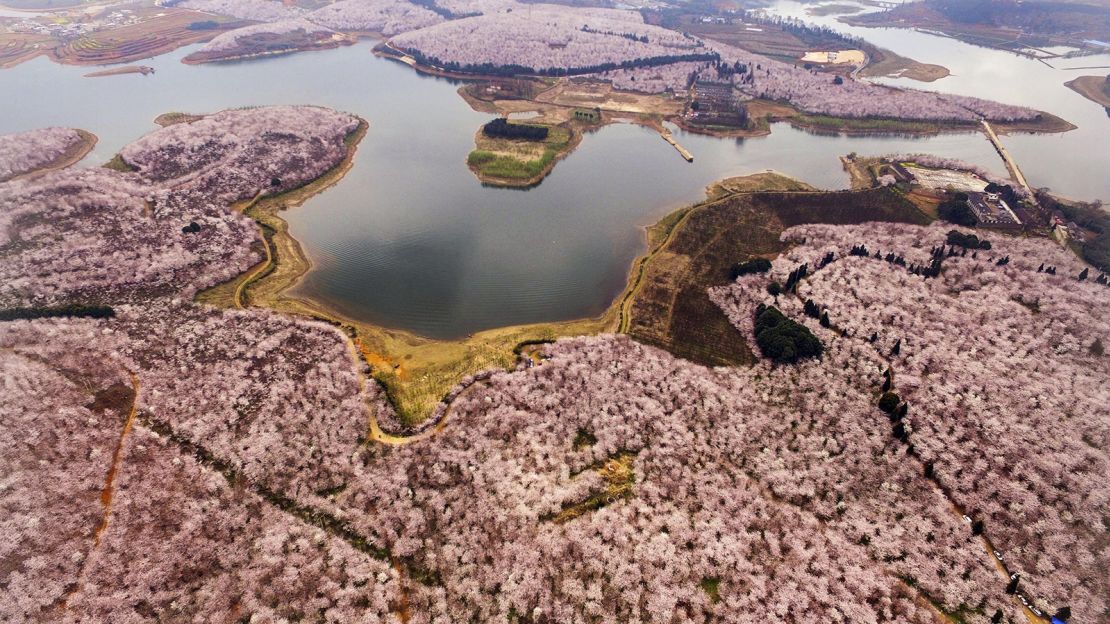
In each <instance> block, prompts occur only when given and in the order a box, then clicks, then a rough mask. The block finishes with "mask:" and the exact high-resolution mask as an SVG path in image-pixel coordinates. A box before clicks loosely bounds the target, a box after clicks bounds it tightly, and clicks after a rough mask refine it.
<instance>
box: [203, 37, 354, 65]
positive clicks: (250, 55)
mask: <svg viewBox="0 0 1110 624" xmlns="http://www.w3.org/2000/svg"><path fill="white" fill-rule="evenodd" d="M227 32H230V31H227ZM355 43H358V37H346V36H345V37H344V38H342V39H334V38H333V39H328V40H327V41H324V42H321V43H317V44H313V45H311V46H302V47H295V48H288V49H284V50H266V51H262V52H246V53H243V54H232V55H229V56H217V57H210V58H206V57H198V56H197V55H203V54H205V53H204V52H194V53H192V54H190V55H188V56H186V57H184V58H182V59H181V62H182V63H183V64H185V65H204V64H205V63H234V62H237V61H249V60H252V59H260V58H270V57H275V56H287V55H290V54H297V53H300V52H319V51H321V50H334V49H335V48H340V47H343V46H349V45H354V44H355Z"/></svg>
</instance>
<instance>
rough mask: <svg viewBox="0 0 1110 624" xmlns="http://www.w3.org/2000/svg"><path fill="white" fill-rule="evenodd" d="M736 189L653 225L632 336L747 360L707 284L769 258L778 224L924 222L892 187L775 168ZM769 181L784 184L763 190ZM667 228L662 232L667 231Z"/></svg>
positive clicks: (716, 357) (709, 361) (713, 358)
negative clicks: (816, 178) (841, 184)
mask: <svg viewBox="0 0 1110 624" xmlns="http://www.w3.org/2000/svg"><path fill="white" fill-rule="evenodd" d="M726 184H727V185H730V186H731V187H733V188H739V189H751V190H740V191H738V192H735V193H731V194H728V195H725V196H723V197H721V198H719V199H711V200H709V201H706V202H703V203H701V204H698V205H695V206H693V207H691V208H687V209H683V210H682V211H679V212H678V213H674V214H672V215H668V217H666V218H664V219H663V220H662V221H660V223H659V224H657V225H656V226H655V227H654V228H653V230H654V235H655V237H656V239H657V240H660V241H661V242H659V243H658V245H657V246H655V247H654V248H653V250H652V251H651V252H650V253H649V255H648V256H647V257H646V258H645V259H644V260H643V261H642V263H641V267H640V270H639V274H640V275H639V279H638V280H637V282H636V283H635V285H634V286H633V288H632V289H631V290H630V292H629V294H628V295H627V301H626V302H624V303H623V304H622V310H627V314H626V316H625V317H624V318H623V319H622V324H621V329H622V331H626V332H627V333H628V334H629V335H631V336H632V337H634V338H636V339H637V340H639V341H641V342H644V343H647V344H652V345H655V346H659V347H661V348H664V349H666V350H668V351H670V352H671V353H674V354H675V355H678V356H679V357H683V358H686V359H689V360H692V361H694V362H698V363H701V364H705V365H709V366H732V365H744V364H750V363H753V362H754V361H755V355H754V354H753V352H752V349H751V347H750V346H749V345H748V344H747V342H746V341H745V340H744V337H743V336H742V335H741V334H740V333H739V332H738V331H736V329H735V328H734V327H733V326H732V324H731V323H730V322H729V320H728V318H727V317H726V316H725V314H724V312H722V311H721V309H720V308H719V307H718V306H717V305H716V304H714V303H713V302H712V301H711V300H710V299H709V295H708V292H707V291H708V289H710V288H713V287H715V286H720V285H724V284H727V283H728V282H729V281H730V279H731V276H730V274H729V270H730V268H731V267H732V266H733V265H734V264H736V263H738V262H743V261H746V260H750V259H753V258H760V257H762V258H773V257H775V256H777V255H778V254H779V253H781V252H782V251H783V250H784V249H785V248H786V247H785V245H784V244H783V243H782V242H781V241H780V240H779V236H780V235H781V234H782V231H783V230H785V229H786V228H788V227H791V226H794V225H799V224H803V223H838V224H847V223H861V222H864V221H897V222H907V223H927V222H928V221H929V218H928V216H926V215H925V214H922V213H921V212H920V211H919V210H918V209H917V208H916V207H915V206H914V205H913V204H912V203H910V202H908V201H906V199H905V198H903V197H902V196H901V195H899V194H898V193H896V192H895V191H893V190H890V189H885V188H871V189H865V190H859V191H814V190H810V189H811V187H808V186H807V185H803V184H801V183H798V182H797V181H794V180H790V179H789V178H786V177H784V176H781V175H777V174H771V173H767V174H760V175H759V177H757V178H752V179H749V180H746V181H744V180H742V179H740V180H737V179H733V180H729V181H726ZM768 186H770V187H773V188H777V189H782V190H776V191H764V190H761V189H762V188H766V187H768ZM664 232H665V234H664Z"/></svg>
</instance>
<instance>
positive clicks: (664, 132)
mask: <svg viewBox="0 0 1110 624" xmlns="http://www.w3.org/2000/svg"><path fill="white" fill-rule="evenodd" d="M659 136H661V137H663V140H664V141H666V142H667V143H670V144H671V145H673V146H674V148H675V149H676V150H678V153H679V154H681V155H682V157H683V158H685V159H686V162H694V155H693V154H691V153H690V152H689V150H687V149H686V148H685V147H682V146H681V145H679V144H678V141H675V140H674V137H673V136H671V131H670V130H667V129H663V130H661V131H660V132H659Z"/></svg>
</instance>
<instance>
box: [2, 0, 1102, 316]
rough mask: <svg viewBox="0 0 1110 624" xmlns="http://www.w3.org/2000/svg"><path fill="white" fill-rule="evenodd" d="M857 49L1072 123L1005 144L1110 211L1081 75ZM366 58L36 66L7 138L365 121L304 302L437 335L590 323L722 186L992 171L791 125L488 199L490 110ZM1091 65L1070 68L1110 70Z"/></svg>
mask: <svg viewBox="0 0 1110 624" xmlns="http://www.w3.org/2000/svg"><path fill="white" fill-rule="evenodd" d="M784 6H787V8H789V6H788V5H784ZM862 34H863V35H864V36H871V35H875V36H873V37H871V38H873V39H875V40H876V41H877V42H878V43H880V45H884V46H887V47H890V48H893V49H895V51H898V52H900V53H902V54H905V55H908V56H912V57H915V58H918V59H919V60H922V61H928V62H937V63H941V64H944V65H946V66H948V67H950V68H952V69H953V70H954V72H955V73H956V74H958V75H957V76H954V77H952V78H948V79H945V80H942V81H939V82H937V83H934V84H933V85H930V87H929V88H934V89H940V90H953V91H957V92H961V93H970V94H974V95H981V96H983V97H992V98H994V99H1000V100H1003V101H1007V102H1012V103H1018V104H1028V105H1032V106H1036V107H1038V108H1042V109H1047V110H1049V111H1051V112H1053V113H1056V114H1059V115H1061V116H1063V117H1064V118H1066V119H1068V120H1069V121H1071V122H1073V123H1075V124H1077V125H1079V126H1080V130H1077V131H1075V132H1072V133H1069V134H1067V135H1063V136H1048V137H1007V138H1005V139H1004V140H1005V142H1006V143H1007V145H1009V146H1011V147H1012V149H1013V151H1014V153H1015V155H1016V157H1017V158H1018V160H1019V162H1020V163H1021V165H1022V167H1023V170H1024V171H1025V173H1026V175H1027V176H1028V177H1029V179H1030V181H1031V183H1032V184H1034V185H1040V186H1050V187H1052V188H1054V189H1057V190H1058V191H1060V192H1062V193H1064V194H1067V195H1070V196H1075V197H1080V198H1095V197H1104V198H1107V199H1110V176H1107V175H1106V171H1107V170H1108V166H1107V165H1108V164H1110V152H1108V151H1107V150H1106V149H1105V146H1106V145H1108V144H1110V119H1107V117H1106V115H1105V113H1104V112H1103V110H1102V108H1101V107H1098V106H1096V105H1094V104H1092V103H1090V102H1087V101H1086V100H1084V99H1082V98H1081V97H1080V96H1078V95H1076V94H1074V93H1072V92H1071V91H1070V90H1068V89H1066V88H1064V87H1062V86H1061V84H1062V83H1063V82H1064V81H1065V80H1067V79H1069V78H1070V76H1072V75H1077V72H1070V73H1069V72H1063V71H1061V70H1051V69H1049V68H1047V67H1045V66H1043V65H1041V64H1040V63H1038V62H1036V61H1029V60H1026V59H1022V58H1019V57H1016V56H1014V55H1010V54H1005V53H995V52H993V51H989V50H983V49H981V48H972V47H971V46H964V44H959V43H958V42H955V41H952V40H948V39H941V38H937V37H931V36H927V35H920V37H926V38H927V40H920V41H919V37H918V36H917V34H916V33H905V32H901V31H899V33H898V34H897V36H894V35H892V34H891V33H890V31H871V30H865V31H863V33H862ZM887 39H889V41H888V40H887ZM371 45H372V44H371V43H369V42H363V43H360V44H358V45H355V46H352V47H347V48H341V49H336V50H329V51H324V52H313V53H304V54H298V55H293V56H287V57H280V58H273V59H265V60H258V61H252V62H245V63H238V64H225V65H201V66H187V65H183V64H181V63H180V62H179V61H180V59H181V57H183V56H185V55H186V54H188V52H189V51H190V49H182V50H178V51H176V52H172V53H169V54H166V55H163V56H160V57H157V58H154V59H150V60H147V61H143V64H146V65H151V66H153V67H155V68H156V69H157V73H156V74H154V75H152V76H140V75H125V76H113V77H107V78H95V79H93V78H83V77H82V74H84V73H86V72H88V71H90V69H89V68H74V67H63V66H59V65H55V64H53V63H50V62H49V61H47V60H46V59H42V58H40V59H37V60H35V61H33V62H30V63H25V64H23V65H21V66H18V67H16V68H13V69H8V70H3V71H0V92H2V93H4V94H5V95H6V96H7V97H5V99H4V102H3V104H0V113H2V114H0V133H6V132H14V131H19V130H27V129H31V128H35V127H42V126H48V125H65V126H74V127H80V128H85V129H88V130H90V131H92V132H95V133H96V134H97V135H98V136H99V137H100V139H101V141H100V143H99V144H98V145H97V147H96V149H95V151H94V153H93V154H92V155H91V156H90V157H89V158H88V159H87V160H86V161H85V164H87V165H95V164H100V163H103V162H105V161H107V160H109V159H110V158H111V157H112V155H114V154H115V153H116V151H118V150H119V148H120V147H122V146H123V145H125V144H126V143H128V142H130V141H132V140H134V139H136V138H138V137H140V136H142V135H143V134H145V133H147V132H150V131H151V130H153V129H155V125H154V124H153V121H152V120H153V119H154V117H156V116H157V115H159V114H161V113H164V112H168V111H187V112H206V111H215V110H219V109H222V108H227V107H235V106H247V105H265V104H318V105H323V106H329V107H333V108H336V109H340V110H345V111H349V112H352V113H354V114H357V115H360V116H362V117H363V118H365V119H367V120H368V121H369V122H370V131H369V133H368V134H367V136H366V138H365V139H364V140H363V142H362V144H361V146H360V148H359V152H358V156H357V159H356V162H355V166H354V167H353V168H352V170H351V171H350V173H349V174H348V175H347V176H346V177H345V178H344V180H343V181H342V182H341V183H340V184H338V185H337V186H335V187H333V188H332V189H330V190H328V191H326V192H325V193H323V194H321V195H319V196H317V197H315V198H313V199H312V200H310V201H309V202H308V203H306V204H305V205H304V206H303V207H301V208H298V209H294V210H292V211H289V212H288V213H286V215H285V216H286V218H287V219H288V220H289V222H290V227H291V229H292V233H293V235H294V236H296V237H297V238H298V239H299V240H300V241H302V242H303V243H304V245H305V248H306V249H307V251H308V253H309V255H310V256H311V258H312V260H313V262H314V263H315V268H314V269H313V270H312V271H311V272H310V273H309V275H308V276H307V277H306V279H305V281H304V283H303V284H302V286H301V287H300V292H301V293H303V294H305V295H309V296H312V297H314V298H317V299H319V300H321V301H323V302H325V303H327V304H328V305H330V306H332V307H334V308H336V309H338V310H340V311H341V312H343V313H345V314H347V315H350V316H352V317H354V318H357V319H360V320H365V321H369V322H373V323H377V324H381V325H384V326H388V327H394V328H401V329H407V330H411V331H414V332H417V333H420V334H423V335H427V336H431V337H436V338H452V337H459V336H463V335H466V334H468V333H470V332H474V331H477V330H481V329H486V328H491V327H497V326H503V325H509V324H518V323H528V322H537V321H548V320H561V319H571V318H580V317H583V316H588V315H596V314H598V313H600V312H602V311H603V310H604V309H605V308H606V307H607V306H608V304H609V303H610V301H611V300H612V299H613V297H614V296H616V295H617V294H618V293H619V291H620V290H621V288H622V287H623V285H624V281H625V277H626V274H627V271H628V268H629V266H630V263H631V261H632V259H633V258H634V257H635V256H636V255H637V254H638V253H640V252H641V251H642V250H643V246H644V238H643V230H642V226H644V225H647V224H650V223H652V222H654V221H655V220H657V219H658V218H659V217H660V216H662V215H663V214H665V213H667V212H668V211H670V210H672V209H674V208H676V207H678V206H681V205H683V204H686V203H689V202H692V201H696V200H698V199H700V198H701V197H702V196H703V191H704V188H705V186H706V185H707V184H710V183H711V182H713V181H715V180H718V179H720V178H723V177H727V176H734V175H743V174H747V173H753V172H757V171H762V170H765V169H775V170H779V171H782V172H785V173H787V174H790V175H793V176H796V177H798V178H801V179H803V180H806V181H807V182H810V183H811V184H814V185H816V186H820V187H825V188H843V187H845V186H846V185H847V183H848V179H847V176H846V175H845V174H844V172H843V171H842V170H841V168H840V164H839V162H838V158H839V157H840V156H841V155H843V154H846V153H848V152H852V151H855V152H858V153H860V154H886V153H890V152H917V151H921V152H930V153H935V154H939V155H943V156H951V157H955V158H960V159H963V160H967V161H970V162H973V163H976V164H979V165H981V166H984V167H986V168H988V169H990V170H993V171H996V172H998V173H1004V169H1003V165H1002V163H1001V161H1000V160H999V158H998V157H997V155H996V154H995V153H994V151H993V149H992V148H991V146H990V144H989V143H988V142H987V141H986V139H985V138H983V137H982V135H980V134H962V135H945V136H940V137H932V138H924V139H922V138H905V137H863V138H847V137H828V136H819V135H814V134H809V133H806V132H802V131H798V130H794V129H792V128H790V127H789V126H787V125H784V124H778V125H776V126H775V128H774V132H773V134H772V135H771V136H769V137H764V138H759V139H748V140H733V139H715V138H711V137H704V136H697V135H690V134H687V133H684V132H676V138H678V140H679V141H680V142H681V143H682V144H683V145H684V146H686V147H687V148H688V149H689V150H690V151H691V152H693V154H694V156H695V160H694V162H693V163H686V162H685V161H683V160H682V159H681V158H680V157H679V155H678V153H677V152H675V150H674V149H673V148H672V147H670V146H669V145H667V144H666V143H665V142H664V141H663V140H662V139H661V138H660V137H659V136H658V134H656V133H654V132H651V131H649V130H646V129H643V128H640V127H637V126H632V125H616V126H609V127H606V128H603V129H601V130H599V131H597V132H595V133H593V134H591V135H589V136H587V137H586V138H585V139H584V140H583V142H582V144H581V146H580V147H579V148H578V150H577V151H576V152H574V153H573V154H572V155H571V156H570V157H569V158H567V159H566V160H564V161H562V162H561V163H559V164H558V165H557V166H556V167H555V170H554V172H553V173H552V175H551V176H550V177H549V178H548V179H547V180H545V181H544V182H543V184H541V185H540V186H539V187H537V188H534V189H531V190H528V191H519V190H508V189H496V188H487V187H483V186H482V185H481V184H480V183H479V182H478V181H477V180H476V179H475V178H474V176H473V175H472V174H471V173H470V171H469V170H468V169H467V168H466V165H465V158H466V155H467V153H468V152H469V151H470V150H471V149H472V147H473V134H474V131H475V130H476V129H477V127H478V125H479V124H481V123H483V122H485V121H486V120H487V119H488V115H485V114H481V113H475V112H473V111H471V110H470V108H469V107H468V106H467V105H466V104H465V102H463V101H462V99H461V98H459V97H458V96H457V95H456V94H455V90H456V89H457V85H456V84H453V83H451V82H449V81H446V80H442V79H437V78H429V77H423V76H420V75H418V74H416V73H414V72H413V71H411V70H410V69H408V68H407V67H405V66H402V65H399V64H397V63H393V62H390V61H385V60H381V59H378V58H376V57H374V56H373V55H371V53H370V49H371ZM918 47H920V49H917V48H918ZM1092 61H1093V59H1092V58H1090V57H1088V58H1086V59H1078V60H1076V61H1071V62H1073V63H1076V64H1079V65H1097V64H1110V63H1108V62H1106V59H1102V60H1100V61H1097V62H1092ZM1040 67H1044V70H1043V71H1042V70H1041V69H1040ZM985 76H990V77H992V78H991V79H992V80H996V82H997V84H996V85H993V86H992V85H991V84H989V82H990V81H988V80H986V78H985Z"/></svg>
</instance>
